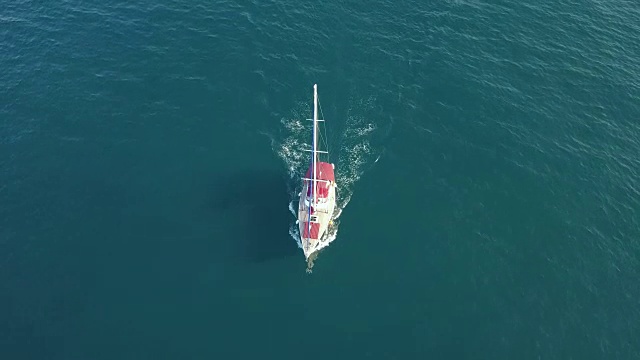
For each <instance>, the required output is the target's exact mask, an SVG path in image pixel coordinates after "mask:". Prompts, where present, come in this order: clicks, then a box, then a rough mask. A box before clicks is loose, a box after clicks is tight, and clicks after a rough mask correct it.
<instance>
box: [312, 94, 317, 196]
mask: <svg viewBox="0 0 640 360" xmlns="http://www.w3.org/2000/svg"><path fill="white" fill-rule="evenodd" d="M317 124H318V84H313V155H312V156H313V169H312V170H313V177H312V179H313V206H314V208H315V206H316V203H317V199H316V184H317V182H316V181H317V174H316V172H317V170H316V166H317V158H318V155H317V151H318V149H317V141H318V140H317V138H318V136H317V131H316V130H317V127H318V125H317Z"/></svg>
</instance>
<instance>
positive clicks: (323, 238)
mask: <svg viewBox="0 0 640 360" xmlns="http://www.w3.org/2000/svg"><path fill="white" fill-rule="evenodd" d="M336 187H337V186H336V184H335V182H333V183H331V185H330V186H329V195H328V197H327V199H326V202H324V203H318V204H317V206H316V207H315V208H314V209H315V212H314V213H313V214H312V217H313V216H315V222H316V223H318V225H319V227H318V236H317V238H315V237H305V236H304V234H305V233H309V230H308V229H305V228H304V227H305V226H306V221H308V219H309V205H308V201H306V200H305V199H306V196H305V194H306V193H307V188H308V185H306V183H305V186H304V187H303V189H302V192H301V193H300V194H301V196H300V201H299V203H298V219H299V221H298V228H299V230H300V240H301V242H302V250H303V252H304V256H305V258H307V259H308V258H309V256H311V254H313V253H314V252H316V251H318V250H320V249H322V248H323V247H325V246H327V245H328V243H329V241H331V239H329V236H328V235H329V231H328V230H329V226H330V225H331V224H332V219H333V213H334V211H335V208H336ZM305 202H306V203H305ZM312 223H313V221H312Z"/></svg>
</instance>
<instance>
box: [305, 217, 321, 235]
mask: <svg viewBox="0 0 640 360" xmlns="http://www.w3.org/2000/svg"><path fill="white" fill-rule="evenodd" d="M309 228H311V229H309ZM302 229H303V230H302V231H303V234H302V238H303V239H317V238H318V232H319V231H320V224H319V223H311V226H309V223H308V222H307V221H305V222H303V224H302ZM309 230H311V233H309Z"/></svg>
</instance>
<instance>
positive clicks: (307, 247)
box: [298, 84, 337, 259]
mask: <svg viewBox="0 0 640 360" xmlns="http://www.w3.org/2000/svg"><path fill="white" fill-rule="evenodd" d="M309 120H312V121H313V131H312V136H313V141H312V148H311V150H310V151H311V161H310V164H309V168H308V170H307V172H306V174H305V176H304V177H303V178H302V191H301V192H300V202H299V205H298V226H299V229H300V240H301V242H302V250H303V251H304V256H305V258H306V259H309V257H310V256H311V255H312V254H313V253H315V252H317V251H319V250H320V249H322V248H323V247H325V246H327V245H328V244H329V241H330V239H329V238H328V237H329V236H328V235H329V234H328V233H329V231H328V230H329V225H330V224H331V221H332V216H333V212H334V210H335V207H336V188H337V185H336V180H335V174H334V169H335V166H334V164H332V163H329V162H328V161H320V155H323V156H326V158H327V159H328V157H329V152H328V151H322V150H318V123H319V122H324V120H321V119H318V85H317V84H314V85H313V119H309Z"/></svg>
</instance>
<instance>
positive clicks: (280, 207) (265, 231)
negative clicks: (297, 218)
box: [215, 170, 298, 262]
mask: <svg viewBox="0 0 640 360" xmlns="http://www.w3.org/2000/svg"><path fill="white" fill-rule="evenodd" d="M221 180H222V182H221V183H220V184H218V185H217V186H216V188H217V191H216V196H215V204H216V205H215V207H216V209H217V210H218V211H221V212H224V215H225V217H226V218H229V217H231V218H233V223H237V222H238V221H239V223H240V224H242V225H241V228H240V229H238V231H237V232H236V233H235V236H236V238H235V239H234V241H237V247H236V246H234V248H236V249H238V255H239V256H240V257H242V258H244V259H245V260H249V261H253V262H262V261H267V260H271V259H275V258H283V257H288V256H295V255H297V253H298V246H297V244H296V242H295V241H294V240H293V239H292V238H291V236H290V235H289V225H290V223H291V221H292V217H291V213H290V212H289V208H288V206H289V200H290V199H289V194H288V192H287V178H286V177H285V174H283V173H280V172H277V171H275V170H252V171H243V172H239V173H236V174H233V175H230V176H228V177H225V178H223V179H221ZM236 217H237V218H236Z"/></svg>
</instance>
